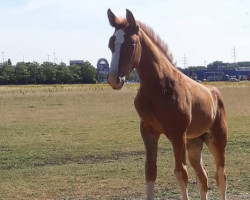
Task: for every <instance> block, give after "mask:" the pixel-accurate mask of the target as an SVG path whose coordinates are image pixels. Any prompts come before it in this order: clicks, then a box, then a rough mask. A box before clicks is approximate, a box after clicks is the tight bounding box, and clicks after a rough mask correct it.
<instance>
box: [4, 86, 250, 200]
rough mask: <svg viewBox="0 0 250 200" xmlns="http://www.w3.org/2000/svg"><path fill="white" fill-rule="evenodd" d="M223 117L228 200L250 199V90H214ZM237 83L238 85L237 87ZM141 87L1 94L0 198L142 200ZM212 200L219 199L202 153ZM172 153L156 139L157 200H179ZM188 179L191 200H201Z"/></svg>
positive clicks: (12, 89) (13, 89) (8, 89)
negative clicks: (219, 95) (218, 94)
mask: <svg viewBox="0 0 250 200" xmlns="http://www.w3.org/2000/svg"><path fill="white" fill-rule="evenodd" d="M214 84H215V85H217V86H218V87H219V89H220V90H221V92H222V94H223V96H224V99H225V102H226V106H227V113H228V124H229V142H228V147H227V173H228V180H229V185H228V196H229V199H249V198H250V194H249V191H250V176H249V174H250V173H249V172H250V161H249V158H248V157H249V153H250V145H249V144H250V135H249V130H250V124H249V119H250V84H249V83H244V84H243V83H230V84H228V83H224V84H217V83H214ZM234 84H236V85H234ZM137 88H138V85H127V86H126V87H125V88H124V89H123V90H121V91H113V90H111V89H110V88H109V87H108V86H107V85H94V86H92V85H55V86H1V87H0V110H1V115H0V199H4V200H5V199H142V198H143V197H144V196H145V191H144V169H143V168H144V159H145V158H144V157H145V156H144V147H143V143H142V140H141V138H140V134H139V118H138V116H137V114H136V112H135V109H134V106H133V99H134V96H135V95H136V91H137ZM203 155H204V162H205V163H206V165H207V168H208V171H209V177H210V191H209V197H210V199H219V195H218V193H217V189H216V187H215V182H214V180H213V176H214V164H213V160H212V157H211V156H210V154H208V151H207V148H205V149H204V154H203ZM173 167H174V166H173V152H172V148H171V146H170V143H169V142H168V141H167V140H166V139H165V138H164V137H162V138H161V141H160V145H159V159H158V179H157V186H156V196H157V199H164V198H168V199H178V198H179V196H180V195H179V190H178V187H177V184H176V181H175V178H174V175H173ZM188 169H189V173H190V184H189V192H190V196H191V199H198V192H197V189H196V184H195V181H194V179H195V177H194V174H193V171H192V169H191V168H190V166H188Z"/></svg>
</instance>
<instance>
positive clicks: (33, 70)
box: [27, 62, 40, 84]
mask: <svg viewBox="0 0 250 200" xmlns="http://www.w3.org/2000/svg"><path fill="white" fill-rule="evenodd" d="M27 66H28V71H29V73H30V77H29V79H28V83H31V84H37V77H38V71H39V68H40V65H39V63H38V62H32V63H28V64H27Z"/></svg>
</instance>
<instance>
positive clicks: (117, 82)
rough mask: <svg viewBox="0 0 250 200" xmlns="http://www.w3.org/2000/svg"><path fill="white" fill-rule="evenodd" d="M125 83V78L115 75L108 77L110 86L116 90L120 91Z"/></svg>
mask: <svg viewBox="0 0 250 200" xmlns="http://www.w3.org/2000/svg"><path fill="white" fill-rule="evenodd" d="M124 82H125V77H119V76H116V75H115V74H109V75H108V84H109V85H110V86H111V87H112V88H113V89H114V90H120V89H121V88H122V86H123V84H124Z"/></svg>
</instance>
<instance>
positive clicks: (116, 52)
mask: <svg viewBox="0 0 250 200" xmlns="http://www.w3.org/2000/svg"><path fill="white" fill-rule="evenodd" d="M108 19H109V23H110V25H111V26H112V27H114V28H115V32H114V34H113V35H112V36H111V37H110V40H109V48H110V50H111V52H112V60H111V64H110V70H109V75H108V83H109V85H110V86H111V87H112V88H113V89H121V88H122V86H123V84H124V82H125V79H126V76H127V75H129V73H130V72H131V71H132V70H133V69H134V68H136V67H137V66H138V65H139V62H140V59H141V43H140V38H139V25H138V24H137V22H136V20H135V19H134V16H133V14H132V12H131V11H129V10H128V9H127V10H126V19H123V18H118V17H116V16H115V15H114V13H112V11H111V10H110V9H109V10H108Z"/></svg>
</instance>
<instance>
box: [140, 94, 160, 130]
mask: <svg viewBox="0 0 250 200" xmlns="http://www.w3.org/2000/svg"><path fill="white" fill-rule="evenodd" d="M135 108H136V110H137V113H138V115H139V116H140V118H141V120H142V121H143V122H144V123H145V124H147V125H150V126H151V127H153V128H154V129H155V130H156V131H158V132H163V129H164V128H163V126H164V116H163V115H162V110H161V109H160V107H159V105H157V103H155V102H153V101H149V100H145V99H143V100H142V99H140V98H139V97H137V98H136V99H135Z"/></svg>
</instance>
